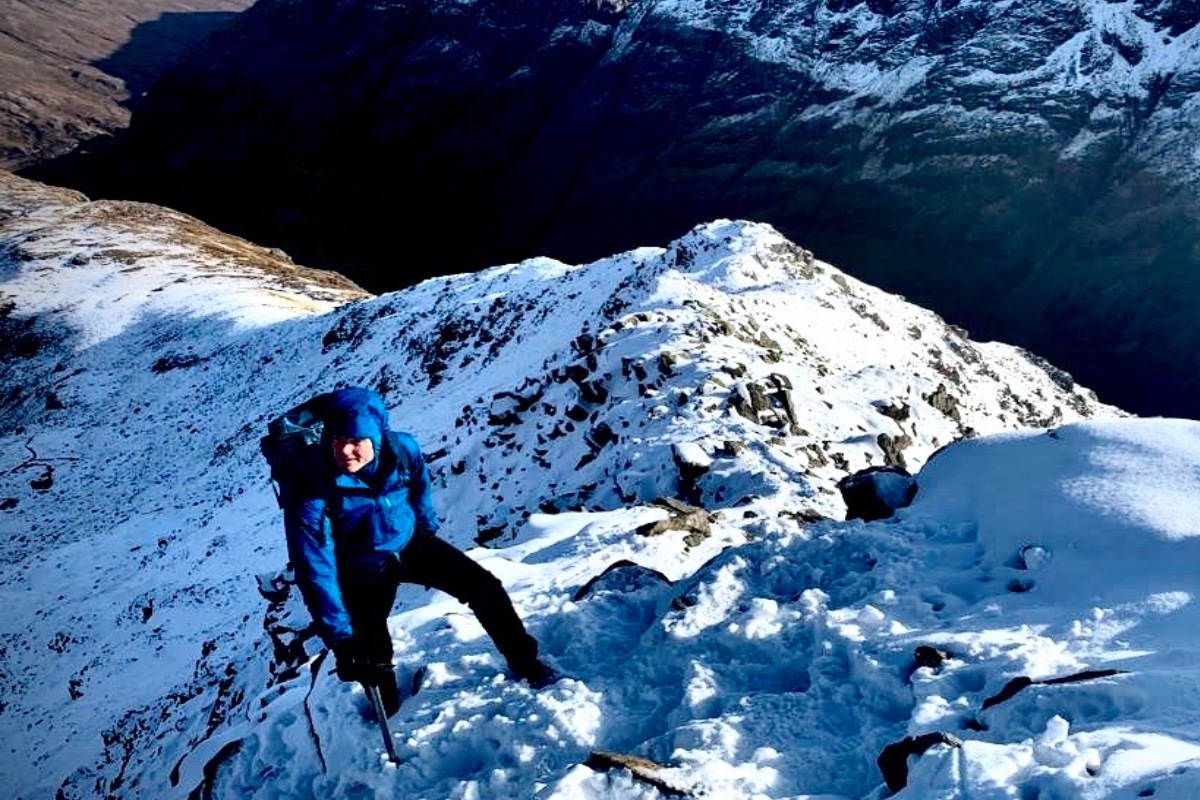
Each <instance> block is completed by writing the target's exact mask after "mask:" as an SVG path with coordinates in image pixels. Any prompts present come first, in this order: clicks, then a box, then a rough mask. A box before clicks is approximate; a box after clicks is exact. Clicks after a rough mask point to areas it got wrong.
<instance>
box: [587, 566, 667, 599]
mask: <svg viewBox="0 0 1200 800" xmlns="http://www.w3.org/2000/svg"><path fill="white" fill-rule="evenodd" d="M647 585H661V586H670V585H671V581H670V580H669V579H668V578H667V576H666V575H663V574H662V573H661V572H659V571H658V570H654V569H650V568H649V567H643V566H641V565H640V564H635V563H634V562H632V561H629V560H626V559H622V560H620V561H617V562H616V563H614V564H610V565H609V566H608V567H606V568H605V570H604V572H601V573H600V574H599V575H597V576H596V577H594V578H592V579H591V580H589V581H588V582H587V583H585V584H584V585H583V586H580V587H579V589H578V590H577V591H576V592H575V594H574V595H572V597H571V600H572V601H573V602H576V603H578V602H579V601H581V600H585V599H587V598H588V597H590V596H592V595H593V594H595V593H597V592H599V591H603V590H611V591H616V592H621V593H628V592H631V591H637V590H638V589H641V588H643V587H645V586H647Z"/></svg>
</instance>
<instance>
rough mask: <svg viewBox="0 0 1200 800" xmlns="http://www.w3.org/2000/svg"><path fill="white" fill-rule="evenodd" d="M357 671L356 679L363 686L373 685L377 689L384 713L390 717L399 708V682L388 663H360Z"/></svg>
mask: <svg viewBox="0 0 1200 800" xmlns="http://www.w3.org/2000/svg"><path fill="white" fill-rule="evenodd" d="M358 671H359V678H358V680H359V681H360V682H361V683H362V684H363V685H364V686H374V687H375V688H377V689H379V699H380V700H382V701H383V713H384V714H386V715H387V716H389V717H390V716H392V715H393V714H395V713H396V712H397V711H399V710H400V684H399V682H398V681H397V679H396V672H395V670H393V669H392V665H391V664H390V663H389V664H385V663H372V662H365V663H360V664H359V666H358Z"/></svg>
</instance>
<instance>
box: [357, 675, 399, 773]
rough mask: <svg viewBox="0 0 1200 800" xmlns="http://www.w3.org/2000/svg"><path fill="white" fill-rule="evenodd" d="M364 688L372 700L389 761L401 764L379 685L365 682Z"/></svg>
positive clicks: (372, 706)
mask: <svg viewBox="0 0 1200 800" xmlns="http://www.w3.org/2000/svg"><path fill="white" fill-rule="evenodd" d="M363 689H365V690H366V692H367V697H368V698H369V699H370V700H371V708H372V709H374V711H375V719H376V720H378V722H379V732H380V734H382V735H383V749H384V750H386V751H387V755H388V761H391V762H392V763H393V764H399V763H400V758H399V757H398V756H397V755H396V744H395V743H394V742H393V741H392V731H391V729H390V728H388V721H387V714H385V713H383V698H381V697H380V696H379V687H378V686H374V685H370V684H365V683H364V684H363Z"/></svg>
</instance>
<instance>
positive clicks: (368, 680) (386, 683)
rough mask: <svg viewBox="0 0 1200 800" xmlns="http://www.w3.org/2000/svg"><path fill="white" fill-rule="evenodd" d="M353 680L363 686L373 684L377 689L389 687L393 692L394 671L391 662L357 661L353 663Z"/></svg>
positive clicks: (394, 686) (394, 682)
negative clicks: (354, 673)
mask: <svg viewBox="0 0 1200 800" xmlns="http://www.w3.org/2000/svg"><path fill="white" fill-rule="evenodd" d="M355 670H356V676H355V680H356V681H358V682H359V683H361V684H362V685H363V686H374V687H376V688H379V689H389V690H392V693H393V694H394V693H395V688H396V673H395V671H394V670H393V669H392V665H391V664H384V663H380V662H377V661H358V662H356V665H355Z"/></svg>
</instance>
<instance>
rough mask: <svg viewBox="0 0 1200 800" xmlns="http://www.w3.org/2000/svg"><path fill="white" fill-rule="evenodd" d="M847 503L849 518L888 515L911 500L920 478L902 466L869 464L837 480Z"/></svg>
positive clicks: (868, 518)
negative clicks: (917, 480) (914, 476)
mask: <svg viewBox="0 0 1200 800" xmlns="http://www.w3.org/2000/svg"><path fill="white" fill-rule="evenodd" d="M837 488H838V489H839V490H840V491H841V493H842V500H843V501H844V502H845V503H846V519H848V520H849V519H861V520H866V521H868V522H869V521H872V520H880V519H887V518H888V517H890V516H892V514H894V513H895V511H896V509H898V508H904V507H906V506H908V505H909V504H910V503H912V501H913V498H914V497H916V495H917V482H916V480H915V479H914V478H913V476H912V475H910V474H909V473H908V472H907V471H906V470H904V469H901V468H899V467H867V468H866V469H863V470H859V471H858V472H856V473H854V474H853V475H848V476H846V477H845V478H842V479H841V480H840V481H838V483H837Z"/></svg>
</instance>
